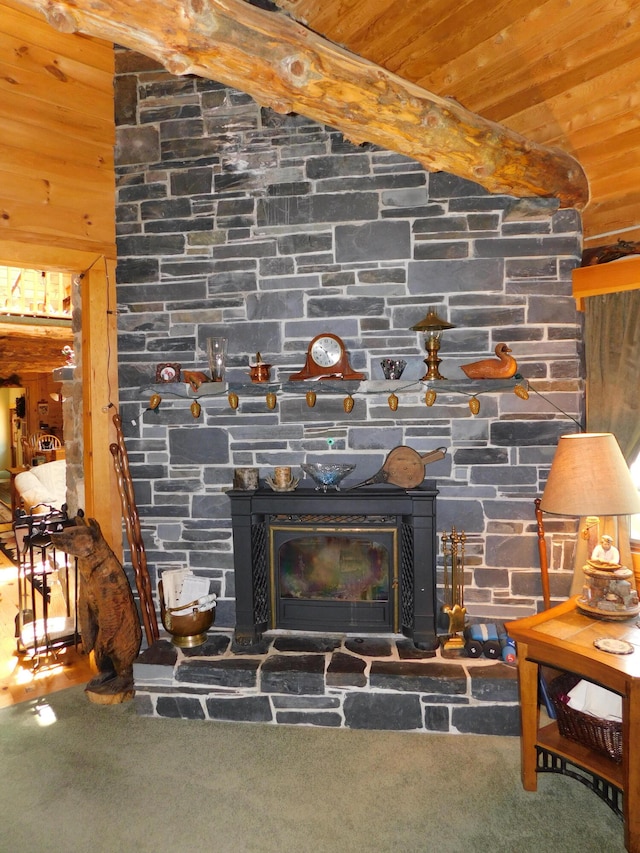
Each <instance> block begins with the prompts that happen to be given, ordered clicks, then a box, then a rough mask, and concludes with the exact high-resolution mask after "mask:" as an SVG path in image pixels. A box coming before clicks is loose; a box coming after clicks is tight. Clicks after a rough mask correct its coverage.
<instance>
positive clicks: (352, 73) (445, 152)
mask: <svg viewBox="0 0 640 853" xmlns="http://www.w3.org/2000/svg"><path fill="white" fill-rule="evenodd" d="M20 2H21V3H22V4H23V5H24V6H27V7H30V8H32V9H35V10H37V11H39V12H40V13H41V14H43V15H44V17H45V18H46V20H47V21H48V23H49V24H50V25H51V26H53V27H54V28H56V29H58V30H61V31H63V32H67V33H72V32H78V33H83V34H85V35H90V36H94V37H96V38H100V39H103V40H106V41H110V42H114V43H115V44H118V45H122V46H123V47H128V48H130V49H132V50H136V51H139V52H140V53H142V54H144V55H146V56H150V57H152V58H154V59H156V60H158V61H159V62H160V63H162V65H164V67H165V68H166V69H167V70H168V71H169V72H171V73H172V74H176V75H184V74H195V75H198V76H200V77H204V78H207V79H212V80H216V81H218V82H220V83H223V84H225V85H228V86H232V87H234V88H236V89H240V90H242V91H244V92H246V93H247V94H249V95H250V96H251V97H252V98H253V99H254V100H255V101H256V102H257V103H258V104H261V105H263V106H268V107H270V108H271V109H273V110H275V111H276V112H279V113H299V114H301V115H304V116H306V117H308V118H311V119H313V120H315V121H318V122H320V123H322V124H327V125H329V126H331V127H335V128H336V129H338V130H339V131H341V132H342V133H343V134H344V136H345V137H346V138H347V139H349V140H350V141H351V142H353V143H355V144H362V143H364V142H370V143H373V144H375V145H379V146H381V147H383V148H387V149H390V150H392V151H396V152H398V153H401V154H404V155H406V156H408V157H412V158H413V159H415V160H417V161H418V162H419V163H421V164H422V166H424V167H425V168H426V169H427V170H429V171H445V172H449V173H451V174H454V175H457V176H459V177H462V178H466V179H468V180H470V181H474V182H476V183H478V184H480V185H481V186H483V187H484V188H485V189H486V190H488V191H489V192H491V193H502V194H507V195H512V196H517V197H526V196H541V197H553V198H558V199H559V200H560V204H561V206H562V207H575V208H578V209H581V208H583V207H584V206H585V205H586V203H587V202H588V199H589V188H588V182H587V179H586V176H585V174H584V171H583V169H582V167H581V166H580V164H579V163H578V162H577V161H576V160H575V159H574V158H573V157H571V156H570V155H569V154H567V153H566V152H563V151H560V150H557V149H552V148H547V147H544V146H541V145H538V144H537V143H535V142H532V141H531V140H528V139H525V138H524V137H522V136H520V135H519V134H517V133H514V132H513V131H511V130H509V129H508V128H506V127H503V126H502V125H499V124H496V123H494V122H491V121H488V120H487V119H484V118H482V117H481V116H478V115H476V114H474V113H471V112H469V111H468V110H466V109H464V108H463V107H462V106H461V105H460V104H458V103H457V102H456V101H454V100H451V99H449V98H442V97H439V96H438V95H434V94H432V93H430V92H428V91H426V90H424V89H421V88H419V87H418V86H416V85H414V84H412V83H409V82H408V81H405V80H403V79H401V78H400V77H398V76H396V75H394V74H392V73H390V72H388V71H386V70H385V69H383V68H380V67H379V66H376V65H374V64H372V63H371V62H369V61H367V60H364V59H362V58H360V57H358V56H355V55H354V54H351V53H349V52H347V51H345V50H343V49H342V48H340V47H338V46H336V45H334V44H332V43H331V42H328V41H326V40H325V39H323V38H321V37H320V36H318V35H316V34H315V33H313V32H311V31H310V30H308V29H306V28H305V27H304V26H302V25H301V24H298V23H296V22H294V21H293V20H291V19H290V18H288V17H286V16H285V15H283V14H281V13H277V12H268V11H264V10H262V9H259V8H256V7H254V6H252V5H250V4H249V3H247V2H245V0H145V2H131V0H20Z"/></svg>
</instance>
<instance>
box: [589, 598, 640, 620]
mask: <svg viewBox="0 0 640 853" xmlns="http://www.w3.org/2000/svg"><path fill="white" fill-rule="evenodd" d="M576 607H577V608H578V610H579V611H580V612H581V613H584V615H585V616H592V617H593V618H594V619H601V620H602V621H603V622H625V621H626V620H627V619H635V618H636V616H637V615H638V614H639V613H640V605H639V606H637V607H633V608H630V609H629V610H624V611H617V610H616V611H613V610H609V611H606V610H600V608H599V607H594V606H593V605H591V604H588V603H587V602H586V601H585V599H584V598H582V596H579V597H578V598H577V599H576Z"/></svg>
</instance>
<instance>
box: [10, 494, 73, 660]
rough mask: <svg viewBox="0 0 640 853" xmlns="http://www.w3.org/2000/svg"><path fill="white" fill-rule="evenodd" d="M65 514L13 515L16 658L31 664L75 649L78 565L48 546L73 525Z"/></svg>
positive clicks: (49, 509) (51, 511) (54, 510)
mask: <svg viewBox="0 0 640 853" xmlns="http://www.w3.org/2000/svg"><path fill="white" fill-rule="evenodd" d="M73 523H74V522H73V520H70V519H69V517H68V515H67V513H66V511H65V510H64V509H63V510H57V509H54V508H52V507H49V508H48V511H47V512H45V513H39V514H37V515H24V514H23V515H17V516H16V519H15V521H14V524H13V529H14V534H15V539H16V552H17V557H18V614H17V616H16V639H17V648H18V653H19V654H27V653H28V654H30V655H32V656H33V657H34V658H35V659H38V658H40V657H41V656H46V655H50V654H51V653H53V652H55V651H56V650H57V649H61V648H64V647H67V646H71V645H73V646H76V647H77V645H78V643H79V641H80V633H79V628H78V608H77V603H78V563H77V560H76V559H75V558H71V557H69V555H68V554H66V553H65V552H64V551H59V550H57V549H56V548H55V546H54V545H53V542H52V541H51V534H52V533H56V532H59V531H61V530H63V529H64V528H65V527H68V526H69V525H73Z"/></svg>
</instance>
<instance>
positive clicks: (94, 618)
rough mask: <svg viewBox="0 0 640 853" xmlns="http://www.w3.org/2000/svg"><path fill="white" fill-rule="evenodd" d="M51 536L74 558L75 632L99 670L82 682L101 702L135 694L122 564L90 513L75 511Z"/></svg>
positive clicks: (131, 619)
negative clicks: (77, 626)
mask: <svg viewBox="0 0 640 853" xmlns="http://www.w3.org/2000/svg"><path fill="white" fill-rule="evenodd" d="M51 540H52V542H53V544H54V545H55V547H56V548H59V549H60V550H61V551H66V553H67V554H71V555H73V556H74V557H77V558H78V574H79V591H78V621H79V624H80V635H81V637H82V645H83V646H84V649H85V651H86V652H87V654H88V653H89V652H90V651H93V652H94V656H95V662H96V666H97V667H98V675H97V676H96V677H95V678H92V679H91V681H90V682H89V683H88V684H87V686H86V687H85V690H86V692H87V696H88V698H89V699H90V700H91V701H92V702H96V703H98V704H103V705H112V704H116V703H118V702H124V701H127V700H129V699H131V698H133V695H134V689H133V661H134V660H135V659H136V657H137V655H138V651H139V649H140V642H141V640H142V630H141V628H140V620H139V618H138V612H137V610H136V605H135V602H134V600H133V594H132V592H131V587H130V585H129V581H128V579H127V576H126V574H125V571H124V569H123V568H122V564H121V563H120V561H119V560H118V558H117V557H116V555H115V554H114V553H113V551H112V550H111V548H110V547H109V545H108V544H107V542H106V541H105V539H104V537H103V535H102V532H101V530H100V525H99V524H98V522H97V521H96V520H95V519H93V518H89V519H85V518H84V517H83V516H82V515H78V516H76V518H75V527H67V528H65V529H64V530H63V531H61V532H60V533H54V534H52V535H51Z"/></svg>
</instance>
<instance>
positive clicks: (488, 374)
mask: <svg viewBox="0 0 640 853" xmlns="http://www.w3.org/2000/svg"><path fill="white" fill-rule="evenodd" d="M510 352H511V350H510V349H509V347H508V346H507V345H506V344H498V345H497V346H496V349H495V353H496V356H497V358H483V359H482V361H474V362H472V363H471V364H463V365H462V367H461V369H462V371H463V372H464V373H466V375H467V376H468V377H469V379H509V377H511V376H513V375H514V374H515V372H516V371H517V369H518V364H517V362H516V360H515V358H513V356H511V355H509V353H510Z"/></svg>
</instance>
